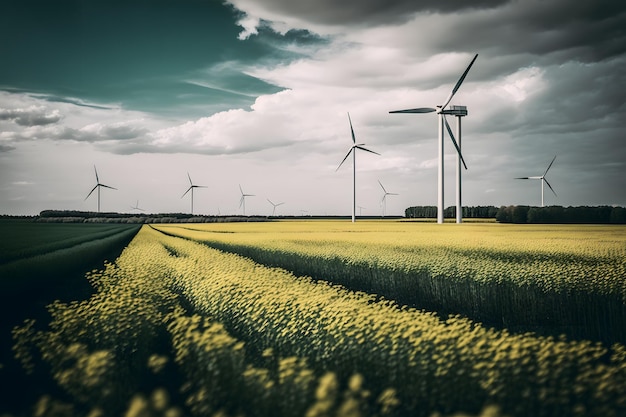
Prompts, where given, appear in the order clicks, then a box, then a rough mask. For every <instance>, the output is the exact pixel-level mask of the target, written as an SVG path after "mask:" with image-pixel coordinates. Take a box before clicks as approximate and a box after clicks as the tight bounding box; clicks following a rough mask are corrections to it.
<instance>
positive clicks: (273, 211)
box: [267, 198, 285, 216]
mask: <svg viewBox="0 0 626 417" xmlns="http://www.w3.org/2000/svg"><path fill="white" fill-rule="evenodd" d="M267 201H268V202H269V203H270V204H271V205H272V206H273V207H274V208H273V209H272V216H273V215H274V213H276V207H278V206H282V205H283V204H285V203H284V202H283V203H274V202H273V201H272V200H270V199H269V198H268V199H267Z"/></svg>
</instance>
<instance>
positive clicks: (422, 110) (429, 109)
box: [389, 107, 437, 113]
mask: <svg viewBox="0 0 626 417" xmlns="http://www.w3.org/2000/svg"><path fill="white" fill-rule="evenodd" d="M435 111H437V109H433V108H432V107H419V108H417V109H406V110H393V111H390V112H389V113H432V112H435Z"/></svg>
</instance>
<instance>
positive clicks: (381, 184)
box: [378, 180, 387, 194]
mask: <svg viewBox="0 0 626 417" xmlns="http://www.w3.org/2000/svg"><path fill="white" fill-rule="evenodd" d="M378 183H379V184H380V188H382V189H383V191H384V192H385V194H387V190H385V187H383V183H382V182H380V180H378Z"/></svg>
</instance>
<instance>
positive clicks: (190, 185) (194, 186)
mask: <svg viewBox="0 0 626 417" xmlns="http://www.w3.org/2000/svg"><path fill="white" fill-rule="evenodd" d="M187 178H189V188H187V191H185V194H183V195H182V196H181V197H180V198H183V197H184V196H186V195H187V193H188V192H189V191H191V214H193V189H194V188H207V187H206V186H205V185H195V184H194V183H193V181H191V176H190V175H189V173H187Z"/></svg>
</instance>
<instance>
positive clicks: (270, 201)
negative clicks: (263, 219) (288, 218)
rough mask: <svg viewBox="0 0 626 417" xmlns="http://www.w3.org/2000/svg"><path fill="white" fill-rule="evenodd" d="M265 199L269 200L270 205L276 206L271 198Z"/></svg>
mask: <svg viewBox="0 0 626 417" xmlns="http://www.w3.org/2000/svg"><path fill="white" fill-rule="evenodd" d="M267 201H269V203H270V204H271V205H273V206H276V204H274V203H272V200H270V199H269V198H268V199H267Z"/></svg>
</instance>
